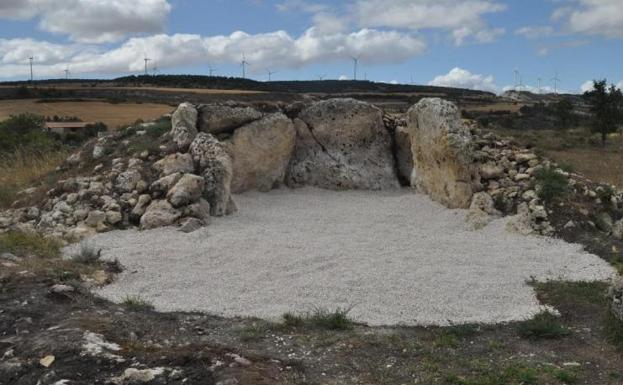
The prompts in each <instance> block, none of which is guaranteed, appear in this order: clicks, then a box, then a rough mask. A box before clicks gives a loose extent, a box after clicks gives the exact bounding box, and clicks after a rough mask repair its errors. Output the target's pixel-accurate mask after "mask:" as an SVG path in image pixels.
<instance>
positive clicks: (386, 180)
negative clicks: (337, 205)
mask: <svg viewBox="0 0 623 385" xmlns="http://www.w3.org/2000/svg"><path fill="white" fill-rule="evenodd" d="M294 125H295V128H296V130H297V139H296V147H295V150H294V156H293V157H292V161H291V162H290V166H289V168H288V175H287V177H286V184H287V185H288V186H290V187H300V186H317V187H321V188H326V189H333V190H349V189H364V190H384V189H395V188H398V187H399V186H400V184H399V182H398V177H397V175H396V172H395V165H394V156H393V154H392V138H391V136H390V133H389V132H388V131H387V129H386V128H385V125H384V124H383V113H382V111H381V110H380V109H378V108H377V107H375V106H373V105H371V104H368V103H364V102H360V101H357V100H354V99H331V100H326V101H321V102H317V103H314V104H313V105H312V106H310V107H308V108H306V109H304V110H303V111H302V112H301V113H300V114H299V116H298V118H296V119H295V120H294Z"/></svg>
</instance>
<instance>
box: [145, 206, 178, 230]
mask: <svg viewBox="0 0 623 385" xmlns="http://www.w3.org/2000/svg"><path fill="white" fill-rule="evenodd" d="M181 216H182V213H181V211H179V210H177V209H175V208H174V207H173V206H171V204H170V203H169V202H168V201H166V200H157V201H153V202H151V204H150V205H149V207H147V210H146V211H145V214H144V215H143V216H142V217H141V228H142V229H144V230H148V229H155V228H158V227H164V226H171V225H172V224H174V223H175V222H176V221H177V220H178V219H179V218H180V217H181Z"/></svg>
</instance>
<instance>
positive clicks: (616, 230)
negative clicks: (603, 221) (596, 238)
mask: <svg viewBox="0 0 623 385" xmlns="http://www.w3.org/2000/svg"><path fill="white" fill-rule="evenodd" d="M612 236H613V237H614V238H615V239H618V240H623V219H621V220H619V221H617V222H616V223H615V224H614V225H613V226H612Z"/></svg>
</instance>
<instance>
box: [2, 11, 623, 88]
mask: <svg viewBox="0 0 623 385" xmlns="http://www.w3.org/2000/svg"><path fill="white" fill-rule="evenodd" d="M243 55H244V58H245V59H246V62H248V65H247V66H246V70H247V71H246V74H247V77H249V78H252V79H256V80H260V81H264V80H268V76H269V75H268V72H271V73H272V74H271V78H272V79H273V80H309V79H320V78H323V79H352V78H354V60H353V58H358V71H357V78H358V79H367V80H372V81H379V82H391V83H404V84H430V85H439V86H450V87H461V88H470V89H480V90H486V91H492V92H497V93H499V92H503V91H504V90H508V89H513V88H517V87H520V88H521V89H523V90H532V91H536V90H537V89H538V84H539V80H538V79H539V78H540V79H541V89H542V90H543V92H547V91H552V90H553V88H554V81H553V80H552V79H553V78H558V79H560V81H559V83H558V90H562V91H565V92H581V91H584V90H587V89H589V88H590V84H591V80H593V79H603V78H606V79H608V81H609V82H611V83H614V84H617V85H618V86H619V87H623V65H621V63H622V62H623V0H341V1H338V0H133V1H128V0H0V80H27V79H29V78H30V67H29V58H30V57H33V72H34V77H35V79H46V78H62V77H65V70H68V71H69V76H70V77H73V78H114V77H118V76H124V75H129V74H141V73H143V72H144V69H145V61H144V59H145V58H149V59H151V60H150V61H148V72H149V73H151V74H153V73H158V74H209V73H210V71H212V73H213V74H215V75H220V76H242V66H241V62H242V60H243Z"/></svg>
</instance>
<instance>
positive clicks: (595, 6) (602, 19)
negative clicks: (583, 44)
mask: <svg viewBox="0 0 623 385" xmlns="http://www.w3.org/2000/svg"><path fill="white" fill-rule="evenodd" d="M552 19H554V20H561V21H563V23H564V25H565V27H566V28H567V29H568V30H569V31H570V32H574V33H583V34H588V35H601V36H604V37H608V38H623V4H622V3H621V0H567V2H566V5H564V6H561V7H559V8H557V9H556V10H555V11H554V13H553V15H552Z"/></svg>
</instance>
